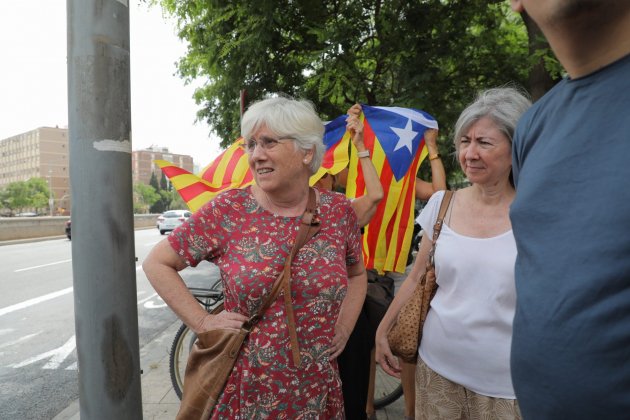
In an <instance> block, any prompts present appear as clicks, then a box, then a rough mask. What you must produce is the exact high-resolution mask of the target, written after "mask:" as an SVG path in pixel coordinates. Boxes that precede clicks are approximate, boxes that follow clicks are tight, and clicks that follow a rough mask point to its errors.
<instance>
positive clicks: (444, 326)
mask: <svg viewBox="0 0 630 420" xmlns="http://www.w3.org/2000/svg"><path fill="white" fill-rule="evenodd" d="M443 195H444V192H443V191H440V192H437V193H435V194H434V195H433V196H432V197H431V199H430V200H429V202H428V203H427V205H426V207H425V208H424V209H423V210H422V212H421V214H420V215H419V216H418V219H417V220H418V223H419V224H420V226H422V229H424V230H425V231H426V233H427V234H428V236H429V238H430V237H431V236H432V235H433V224H434V223H435V219H436V218H437V213H438V210H439V207H440V204H441V202H442V197H443ZM515 261H516V244H515V242H514V235H513V234H512V231H511V230H510V231H508V232H505V233H502V234H500V235H498V236H495V237H492V238H472V237H467V236H463V235H460V234H458V233H456V232H454V231H453V230H451V228H450V227H449V226H447V225H446V224H445V225H444V226H443V228H442V232H441V233H440V237H439V239H438V245H437V248H436V253H435V271H436V275H437V282H438V285H439V287H438V290H437V293H436V295H435V297H434V298H433V300H432V301H431V310H429V314H428V315H427V320H426V322H425V324H424V330H423V337H422V342H421V345H420V349H419V355H420V357H421V358H422V360H423V361H424V362H425V363H426V364H427V366H428V367H429V368H431V369H432V370H434V371H435V372H437V373H439V374H440V375H442V376H444V377H445V378H447V379H449V380H451V381H453V382H455V383H458V384H460V385H462V386H464V387H466V388H468V389H470V390H471V391H474V392H476V393H478V394H482V395H486V396H490V397H497V398H507V399H514V398H515V396H514V388H513V387H512V379H511V375H510V346H511V340H512V320H513V318H514V311H515V306H516V291H515V286H514V262H515Z"/></svg>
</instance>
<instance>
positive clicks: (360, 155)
mask: <svg viewBox="0 0 630 420" xmlns="http://www.w3.org/2000/svg"><path fill="white" fill-rule="evenodd" d="M357 157H359V158H364V157H370V151H369V150H364V151H362V152H357Z"/></svg>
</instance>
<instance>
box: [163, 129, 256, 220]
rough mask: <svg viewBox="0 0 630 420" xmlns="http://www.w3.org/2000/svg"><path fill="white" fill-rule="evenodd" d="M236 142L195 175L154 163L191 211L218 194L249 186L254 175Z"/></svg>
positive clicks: (238, 143)
mask: <svg viewBox="0 0 630 420" xmlns="http://www.w3.org/2000/svg"><path fill="white" fill-rule="evenodd" d="M240 142H241V139H238V140H237V141H235V142H234V143H233V144H232V145H231V146H230V147H228V148H227V149H226V150H225V151H224V152H223V153H221V154H220V155H219V156H218V157H217V158H216V159H215V160H213V161H212V162H211V163H210V164H209V165H208V166H206V167H205V168H204V169H203V170H202V171H201V172H199V174H198V175H194V174H191V173H190V172H188V171H186V170H185V169H182V168H180V167H178V166H175V165H173V164H172V163H171V162H167V161H165V160H156V161H155V163H156V164H157V165H158V166H159V167H160V169H162V172H164V175H166V177H167V178H168V179H169V180H170V181H171V184H173V187H174V188H175V189H176V190H177V192H178V193H179V195H181V197H182V199H183V200H184V202H185V203H186V204H187V205H188V208H189V209H190V211H193V212H194V211H197V210H198V209H199V208H200V207H201V206H203V205H204V204H205V203H207V202H208V201H210V200H212V199H213V198H214V197H215V196H216V195H217V194H219V193H220V192H221V191H225V190H228V189H231V188H243V187H246V186H248V185H250V184H253V182H254V176H253V174H252V173H251V171H250V170H249V165H248V164H247V156H246V155H245V152H244V150H243V149H242V148H241V147H240Z"/></svg>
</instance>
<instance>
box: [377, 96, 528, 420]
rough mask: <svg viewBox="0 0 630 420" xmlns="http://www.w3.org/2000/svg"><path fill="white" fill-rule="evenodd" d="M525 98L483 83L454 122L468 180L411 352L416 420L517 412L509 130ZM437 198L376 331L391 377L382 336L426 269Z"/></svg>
mask: <svg viewBox="0 0 630 420" xmlns="http://www.w3.org/2000/svg"><path fill="white" fill-rule="evenodd" d="M530 104H531V103H530V101H529V99H527V98H526V97H525V96H524V94H522V93H521V92H519V91H518V90H517V89H514V88H496V89H489V90H486V91H484V92H481V93H480V94H479V95H478V97H477V99H476V100H475V101H474V102H473V103H471V104H470V105H469V106H468V107H467V108H466V109H465V110H464V111H463V112H462V113H461V115H460V117H459V119H458V120H457V123H456V124H455V130H454V143H455V150H456V154H457V157H458V160H459V164H460V166H461V168H462V170H463V172H464V174H465V175H466V176H467V178H468V180H469V181H470V183H471V186H469V187H466V188H463V189H461V190H458V191H457V192H456V193H455V194H454V196H453V198H452V200H451V202H450V206H449V208H448V211H447V213H446V217H445V219H444V224H443V226H442V231H441V234H440V236H439V238H438V241H437V251H436V253H435V268H436V276H437V283H438V285H439V287H438V289H437V293H436V294H435V297H434V298H433V300H432V301H431V310H429V313H428V316H427V319H426V322H425V324H424V329H423V335H422V341H421V344H420V348H419V351H418V355H419V357H418V362H417V366H416V382H415V388H416V402H415V418H416V420H426V419H438V418H439V419H481V418H492V419H498V420H502V419H506V420H507V419H520V418H521V417H520V412H519V408H518V403H517V402H516V399H515V395H514V390H513V388H512V382H511V376H510V365H509V358H510V343H511V336H512V319H513V317H514V311H515V307H516V293H515V286H514V261H515V260H516V244H515V242H514V236H513V235H512V229H511V225H510V219H509V217H508V216H509V214H508V213H509V207H510V204H511V203H512V200H513V199H514V195H515V190H514V186H513V184H512V181H511V179H512V176H511V168H512V144H511V142H512V135H513V133H514V128H515V127H516V123H517V122H518V119H519V118H520V116H521V115H522V114H523V112H525V111H526V110H527V108H528V107H529V106H530ZM443 197H444V191H439V192H437V193H435V194H434V195H433V196H432V197H431V199H430V200H429V202H428V203H427V205H426V206H425V208H424V209H423V210H422V212H421V213H420V216H418V221H419V222H420V225H421V226H422V227H423V229H424V236H423V239H422V241H421V244H420V251H419V252H418V255H417V257H416V261H415V263H414V266H413V268H412V270H411V272H410V273H409V275H408V276H407V278H406V279H405V281H404V283H403V284H402V286H401V287H400V290H399V291H398V292H397V293H396V295H395V297H394V300H393V301H392V303H391V305H390V306H389V309H388V311H387V313H386V314H385V316H384V317H383V320H382V322H381V324H380V325H379V327H378V330H377V333H376V360H377V362H378V363H380V365H381V367H382V368H383V370H385V371H386V372H387V373H389V374H390V375H393V376H399V375H400V365H399V363H398V358H397V357H395V356H394V355H393V354H392V352H391V349H390V347H389V343H388V342H387V333H388V332H389V330H390V329H391V327H392V326H393V324H394V323H395V321H396V318H397V316H398V313H399V312H400V309H401V308H402V306H403V305H404V304H405V303H406V302H407V301H408V299H409V298H410V296H411V295H412V292H413V290H414V289H415V287H416V283H417V281H418V279H419V278H420V277H421V275H422V274H423V272H424V270H425V267H426V264H427V262H428V258H429V250H430V248H431V237H432V235H433V226H434V224H435V221H436V219H437V213H438V210H439V208H440V204H441V202H442V198H443Z"/></svg>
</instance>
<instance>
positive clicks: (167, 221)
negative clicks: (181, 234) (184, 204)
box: [157, 210, 192, 235]
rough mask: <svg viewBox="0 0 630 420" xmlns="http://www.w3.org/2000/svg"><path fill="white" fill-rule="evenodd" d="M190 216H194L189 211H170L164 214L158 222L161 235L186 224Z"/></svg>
mask: <svg viewBox="0 0 630 420" xmlns="http://www.w3.org/2000/svg"><path fill="white" fill-rule="evenodd" d="M190 216H192V213H191V212H190V211H189V210H169V211H167V212H164V213H162V215H161V216H160V217H158V221H157V228H158V230H159V231H160V235H164V234H165V233H166V232H170V231H172V230H173V229H175V228H176V227H177V226H179V225H181V224H182V223H184V222H185V221H186V220H187V219H188V218H189V217H190Z"/></svg>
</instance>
